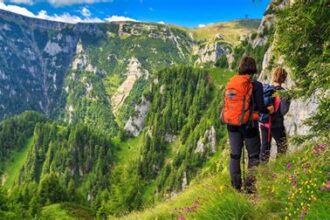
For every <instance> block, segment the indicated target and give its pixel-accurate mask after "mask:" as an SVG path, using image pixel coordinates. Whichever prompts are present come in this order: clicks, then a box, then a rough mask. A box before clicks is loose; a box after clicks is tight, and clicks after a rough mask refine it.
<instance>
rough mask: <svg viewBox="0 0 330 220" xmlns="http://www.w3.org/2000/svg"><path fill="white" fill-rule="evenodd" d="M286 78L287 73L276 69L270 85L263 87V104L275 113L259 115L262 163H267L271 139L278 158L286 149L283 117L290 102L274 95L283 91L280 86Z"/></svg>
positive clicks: (281, 69)
mask: <svg viewBox="0 0 330 220" xmlns="http://www.w3.org/2000/svg"><path fill="white" fill-rule="evenodd" d="M286 78H287V72H286V71H285V70H284V69H283V68H277V69H276V70H275V71H274V72H273V74H272V84H271V85H267V84H266V85H264V102H265V104H266V105H273V106H274V108H275V112H274V113H273V114H271V115H269V114H260V118H259V121H260V130H261V161H262V162H268V161H269V157H270V151H271V140H272V138H274V139H275V142H276V145H277V153H278V154H277V155H278V156H279V155H281V154H285V153H286V151H287V148H288V147H287V146H288V145H287V137H286V133H285V127H284V116H285V114H286V113H287V112H288V111H289V108H290V102H289V101H288V99H286V98H281V97H280V96H279V94H276V93H278V92H280V91H283V90H284V88H283V87H282V84H283V83H284V82H285V80H286Z"/></svg>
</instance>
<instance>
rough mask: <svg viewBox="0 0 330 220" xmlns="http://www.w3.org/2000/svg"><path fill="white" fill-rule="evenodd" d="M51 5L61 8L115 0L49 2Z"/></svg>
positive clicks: (48, 0)
mask: <svg viewBox="0 0 330 220" xmlns="http://www.w3.org/2000/svg"><path fill="white" fill-rule="evenodd" d="M47 2H49V3H50V4H52V5H54V6H57V7H61V6H66V5H75V4H94V3H99V2H113V0H47Z"/></svg>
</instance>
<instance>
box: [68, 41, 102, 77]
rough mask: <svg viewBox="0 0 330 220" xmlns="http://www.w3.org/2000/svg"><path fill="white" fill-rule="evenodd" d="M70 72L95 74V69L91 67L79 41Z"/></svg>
mask: <svg viewBox="0 0 330 220" xmlns="http://www.w3.org/2000/svg"><path fill="white" fill-rule="evenodd" d="M72 70H80V71H87V72H92V73H96V72H97V68H96V67H94V66H92V64H91V63H90V61H89V57H88V55H87V54H86V53H85V51H84V48H83V45H82V44H81V42H80V41H79V42H78V44H77V47H76V56H75V59H74V60H73V62H72Z"/></svg>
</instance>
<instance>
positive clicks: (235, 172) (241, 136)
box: [227, 126, 261, 190]
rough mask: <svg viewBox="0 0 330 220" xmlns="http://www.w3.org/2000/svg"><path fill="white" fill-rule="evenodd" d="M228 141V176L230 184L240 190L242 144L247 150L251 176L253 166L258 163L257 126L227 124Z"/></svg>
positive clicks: (258, 143) (258, 137) (250, 174)
mask: <svg viewBox="0 0 330 220" xmlns="http://www.w3.org/2000/svg"><path fill="white" fill-rule="evenodd" d="M227 128H228V134H229V143H230V150H231V152H230V177H231V183H232V186H233V187H234V188H235V189H238V190H240V189H241V187H242V177H241V164H240V162H241V155H242V150H243V147H244V144H245V146H246V149H247V152H248V168H249V176H252V177H253V167H255V166H258V165H259V155H260V145H261V144H260V136H259V129H258V127H257V126H256V127H250V128H249V127H247V126H228V127H227Z"/></svg>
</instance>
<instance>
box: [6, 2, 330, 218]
mask: <svg viewBox="0 0 330 220" xmlns="http://www.w3.org/2000/svg"><path fill="white" fill-rule="evenodd" d="M329 16H330V9H329V3H328V2H327V1H324V0H317V1H305V0H301V1H286V0H284V1H282V0H280V1H278V0H276V1H275V0H274V1H271V3H270V5H269V7H268V9H267V11H266V12H265V15H264V17H263V19H262V20H257V19H245V20H237V21H230V22H222V23H216V24H212V25H207V26H203V27H200V28H194V29H190V28H185V27H179V26H175V25H167V24H158V23H145V22H133V21H118V22H102V23H78V24H66V23H60V22H54V21H47V20H38V19H35V18H28V17H24V16H21V15H17V14H14V13H10V12H7V11H3V10H0V79H1V80H0V119H1V121H0V177H1V178H0V180H1V181H0V219H180V220H183V219H298V218H301V219H327V218H329V213H330V210H329V206H328V205H327V204H328V202H329V201H330V197H329V189H330V185H329V179H330V176H329V171H330V167H329V165H330V163H329V162H330V155H329V152H330V142H329V138H330V137H329V126H328V125H329V122H330V118H329V113H328V110H329V103H330V101H329V94H330V93H329V84H330V82H329V71H328V69H329V67H330V66H329V64H330V47H329V45H330V43H329V42H330V38H329V37H330V29H329V27H330V23H329V19H328V17H329ZM320 31H321V32H322V33H324V34H322V35H320V34H316V33H319V32H320ZM244 55H249V56H252V57H254V58H255V59H256V61H257V66H258V78H259V80H260V81H262V82H264V83H268V82H270V80H271V72H272V70H273V69H274V68H276V67H283V68H285V69H286V70H287V71H288V73H289V77H288V82H287V83H286V85H285V88H286V89H287V92H285V93H283V94H281V95H283V96H285V97H286V96H287V97H288V98H289V99H291V100H292V101H291V102H292V104H291V109H290V111H289V113H288V115H287V116H286V128H287V133H288V135H289V137H290V138H289V154H288V155H286V156H284V157H281V158H279V159H277V160H276V161H271V162H270V163H269V164H262V165H261V166H260V167H258V169H257V185H256V187H257V193H256V194H254V195H248V194H244V193H238V192H236V191H234V190H233V189H232V188H231V187H230V178H229V172H228V163H229V161H228V160H229V155H230V152H229V147H228V137H227V129H226V125H224V124H222V123H221V122H220V120H219V112H220V110H219V109H220V107H221V105H222V103H223V93H224V88H225V85H226V83H227V81H228V80H229V79H230V78H231V77H232V76H233V75H234V74H235V73H236V72H237V66H238V63H239V60H240V59H241V58H242V57H243V56H244Z"/></svg>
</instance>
